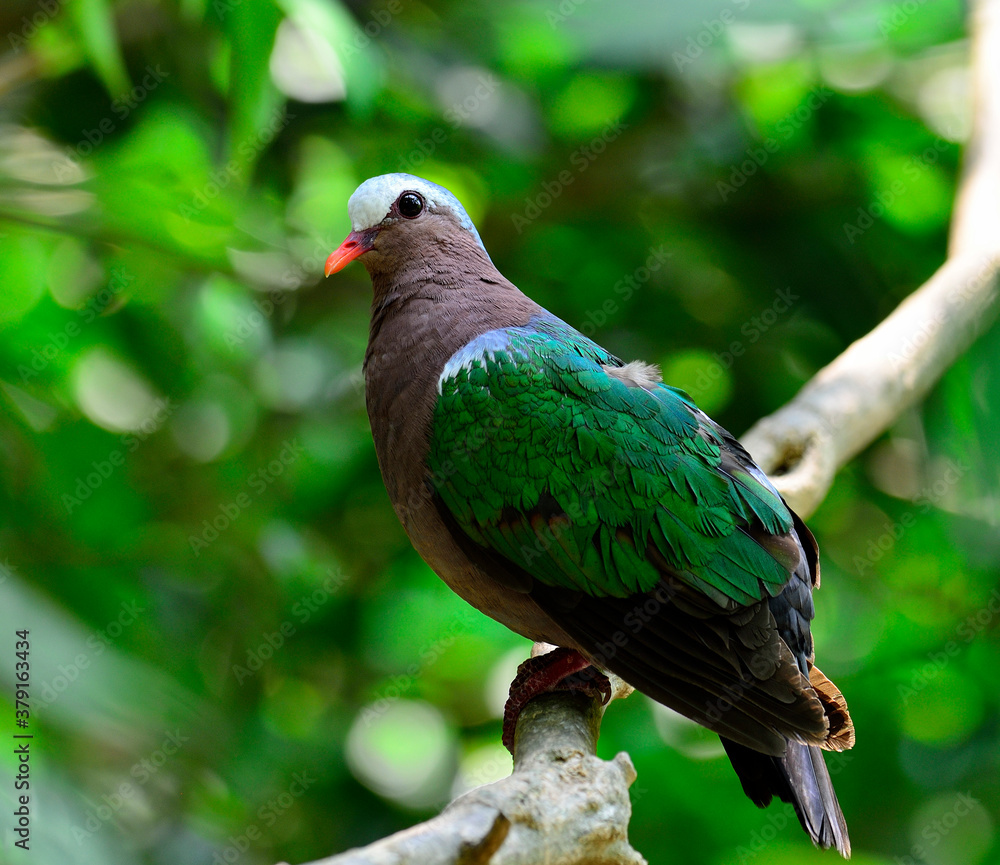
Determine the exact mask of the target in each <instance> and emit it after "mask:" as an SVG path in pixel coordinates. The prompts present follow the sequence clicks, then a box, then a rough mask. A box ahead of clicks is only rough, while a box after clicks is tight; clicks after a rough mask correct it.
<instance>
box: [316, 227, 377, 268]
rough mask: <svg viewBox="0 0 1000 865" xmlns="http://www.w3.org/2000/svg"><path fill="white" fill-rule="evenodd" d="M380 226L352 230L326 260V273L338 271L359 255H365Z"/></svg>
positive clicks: (372, 243)
mask: <svg viewBox="0 0 1000 865" xmlns="http://www.w3.org/2000/svg"><path fill="white" fill-rule="evenodd" d="M378 231H379V230H378V226H375V227H373V228H366V229H365V230H364V231H352V232H351V233H350V234H348V235H347V239H346V240H345V241H344V242H343V243H342V244H340V246H338V247H337V249H336V250H334V252H333V253H331V255H330V257H329V258H328V259H327V260H326V275H327V276H329V275H330V274H331V273H336V272H337V271H338V270H340V269H341V268H342V267H346V266H347V265H348V264H349V263H350V262H352V261H354V259H355V258H357V257H358V256H359V255H364V254H365V253H366V252H368V250H369V249H371V248H372V246H373V245H374V243H375V236H376V235H377V234H378Z"/></svg>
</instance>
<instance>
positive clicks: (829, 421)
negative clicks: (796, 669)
mask: <svg viewBox="0 0 1000 865" xmlns="http://www.w3.org/2000/svg"><path fill="white" fill-rule="evenodd" d="M972 25H973V26H972V28H971V29H972V34H973V36H972V73H973V93H974V106H973V110H974V117H975V121H974V126H973V134H972V139H971V141H970V142H969V145H968V148H967V150H966V154H965V168H964V171H963V175H962V180H961V182H960V184H959V190H958V194H957V196H956V200H955V209H954V215H953V218H952V225H951V235H950V239H949V258H948V260H947V261H946V262H945V263H944V264H943V265H942V266H941V268H940V269H939V270H938V271H937V272H936V273H935V274H934V275H933V276H932V277H931V278H930V279H929V280H928V281H927V282H926V283H925V284H924V285H923V286H921V287H920V288H919V289H917V291H915V292H914V293H913V294H912V295H910V297H908V298H907V299H906V300H905V301H903V303H901V304H900V305H899V307H898V308H897V309H896V310H895V311H894V312H893V313H892V314H891V315H890V316H889V317H888V318H886V319H885V320H884V321H883V322H882V323H881V324H879V325H878V327H876V328H875V329H874V330H872V331H871V332H870V333H868V334H867V335H866V336H864V337H862V338H861V339H859V340H858V341H857V342H855V343H854V344H853V345H851V346H850V347H848V349H847V350H846V351H845V352H844V353H843V354H841V355H840V356H839V357H838V358H837V359H836V360H834V361H833V362H832V363H830V364H829V365H828V366H826V367H824V368H823V369H822V370H820V371H819V372H818V373H817V374H816V375H815V376H814V377H813V378H812V379H811V380H810V381H809V382H808V383H807V384H806V385H805V387H803V388H802V390H801V391H799V393H798V394H797V395H796V396H795V398H794V399H793V400H792V401H791V402H789V403H788V404H787V405H785V406H784V407H783V408H781V409H779V410H778V411H776V412H775V413H774V414H771V415H769V416H768V417H765V418H763V419H762V420H760V421H758V422H757V423H756V424H755V425H754V426H753V427H752V428H751V429H750V430H749V431H748V432H747V433H746V435H745V436H743V444H744V445H745V446H746V448H747V450H749V451H750V453H751V454H753V457H754V459H755V460H756V461H757V462H758V463H759V464H760V466H761V468H763V469H764V470H765V471H766V472H768V473H769V474H770V475H771V478H772V480H773V481H774V483H775V486H777V488H778V490H779V491H780V492H781V494H782V495H783V496H785V498H786V499H787V500H788V503H789V504H790V505H791V506H792V507H793V508H794V509H795V510H796V511H798V512H799V513H800V514H801V515H802V516H808V515H809V514H811V513H812V512H813V511H814V510H815V509H816V508H817V507H818V506H819V504H820V502H822V501H823V498H824V497H825V496H826V493H827V491H828V490H829V489H830V486H831V484H832V483H833V477H834V475H835V474H836V472H837V470H838V469H840V468H841V467H842V466H843V465H844V464H845V463H847V462H848V461H849V460H850V459H851V458H853V457H854V456H855V455H856V454H858V453H859V452H860V451H861V450H863V449H864V448H865V447H867V446H868V445H869V444H870V443H871V442H872V441H873V440H874V439H875V438H877V437H878V436H879V435H881V433H882V432H883V431H885V430H886V429H887V428H888V427H889V426H890V425H891V424H892V423H893V421H895V420H896V418H898V417H899V415H900V414H901V413H902V412H903V411H904V410H905V409H906V408H907V407H909V406H910V405H913V404H914V403H915V402H917V401H918V400H920V399H921V398H922V397H923V396H924V395H926V393H927V392H928V391H929V390H930V389H931V387H932V386H933V385H934V383H935V382H936V381H937V380H938V379H939V378H940V377H941V375H942V374H943V373H944V371H945V370H946V369H948V367H949V366H951V364H953V363H954V362H955V360H957V359H958V357H960V356H961V355H962V354H963V353H964V352H965V351H966V350H967V349H968V348H969V346H970V345H971V344H972V342H973V341H974V340H975V339H976V337H977V336H978V335H979V334H980V333H982V332H983V331H984V330H985V329H986V328H988V327H989V326H990V325H991V324H992V323H993V321H994V319H995V318H996V316H997V312H998V308H1000V302H998V279H997V273H998V268H1000V218H998V217H1000V0H979V2H977V3H976V4H975V8H974V13H973V21H972Z"/></svg>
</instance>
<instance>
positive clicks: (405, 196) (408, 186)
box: [326, 174, 489, 276]
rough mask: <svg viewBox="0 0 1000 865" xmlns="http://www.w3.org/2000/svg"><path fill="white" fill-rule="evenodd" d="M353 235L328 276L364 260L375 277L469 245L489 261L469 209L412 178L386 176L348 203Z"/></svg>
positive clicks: (360, 189)
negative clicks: (446, 248) (445, 247)
mask: <svg viewBox="0 0 1000 865" xmlns="http://www.w3.org/2000/svg"><path fill="white" fill-rule="evenodd" d="M347 212H348V214H349V216H350V218H351V228H352V230H351V233H350V234H348V235H347V238H346V240H344V242H343V243H342V244H341V245H340V246H339V247H338V248H337V249H336V250H335V251H334V252H333V253H332V254H331V255H330V257H329V258H328V259H327V261H326V275H327V276H329V275H330V274H332V273H336V272H337V271H338V270H340V269H341V268H342V267H344V266H345V265H347V264H348V263H349V262H351V261H353V260H354V259H356V258H361V257H362V256H363V258H362V264H364V265H365V267H366V268H367V270H368V272H369V273H373V272H375V271H378V270H384V269H387V268H388V267H391V266H393V265H394V264H398V260H405V259H407V258H411V257H412V256H413V255H414V254H415V253H418V252H423V253H426V252H427V251H428V250H429V249H431V248H433V247H434V246H435V245H439V244H448V243H455V242H459V243H464V244H466V245H469V246H472V245H473V244H474V245H475V246H478V248H479V249H480V250H482V253H483V254H484V255H485V256H486V259H487V261H488V260H489V255H488V254H487V253H486V248H485V247H484V246H483V241H482V240H481V239H480V237H479V232H478V231H476V226H475V225H473V224H472V220H471V219H469V215H468V214H467V213H466V212H465V208H464V207H462V205H461V203H460V202H459V200H458V199H457V198H455V196H454V195H452V194H451V193H450V192H449V191H448V190H447V189H445V188H444V187H443V186H438V185H437V184H436V183H431V182H430V181H429V180H424V179H423V178H422V177H415V176H414V175H412V174H382V175H379V176H378V177H372V178H370V179H369V180H366V181H365V182H364V183H362V184H361V185H360V186H359V187H358V188H357V189H356V190H355V191H354V194H353V195H352V196H351V198H350V200H349V201H348V202H347Z"/></svg>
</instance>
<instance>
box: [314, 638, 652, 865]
mask: <svg viewBox="0 0 1000 865" xmlns="http://www.w3.org/2000/svg"><path fill="white" fill-rule="evenodd" d="M553 648H554V647H553V646H548V645H546V644H541V643H537V644H536V645H535V648H534V650H533V651H532V654H533V655H534V654H537V653H539V652H540V651H549V650H551V649H553ZM611 681H612V687H613V689H614V697H623V696H627V695H628V694H629V693H631V690H632V689H631V688H630V687H629V686H628V685H626V684H625V683H624V682H622V681H621V680H620V679H616V678H615V677H611ZM603 714H604V707H603V706H602V705H601V703H600V700H598V699H592V698H590V697H586V696H584V695H582V694H580V693H579V692H575V693H574V692H556V693H551V694H544V695H542V696H540V697H536V698H535V699H534V700H532V701H531V702H530V703H528V704H527V706H525V707H524V710H523V711H522V712H521V716H520V719H519V720H518V724H517V734H516V737H515V744H514V772H513V773H512V774H511V775H510V776H509V777H507V778H504V779H503V780H501V781H497V782H495V783H493V784H488V785H486V786H484V787H477V788H476V789H475V790H470V791H469V792H468V793H466V794H465V795H464V796H460V797H459V798H458V799H456V800H455V801H454V802H452V803H451V804H450V805H449V806H448V807H447V808H445V810H444V811H442V812H441V814H439V815H438V816H437V817H434V818H433V819H431V820H428V821H427V822H426V823H420V824H419V825H417V826H413V827H412V828H410V829H404V830H403V831H402V832H397V833H396V834H395V835H390V836H389V837H388V838H383V839H381V840H380V841H376V842H375V843H373V844H369V845H368V846H367V847H361V848H358V849H355V850H349V851H348V852H346V853H341V854H340V855H338V856H331V857H330V858H327V859H321V860H317V861H316V862H313V863H311V865H411V863H412V865H487V863H489V865H528V863H537V862H553V863H556V862H557V863H559V865H577V863H578V865H645V863H646V860H645V859H643V858H642V856H640V855H639V854H638V853H637V852H636V851H635V850H633V849H632V847H631V846H629V843H628V822H629V818H630V817H631V816H632V806H631V803H630V802H629V797H628V788H629V786H631V784H632V782H633V781H634V780H635V768H634V767H633V766H632V761H631V760H630V759H629V756H628V755H627V754H625V753H621V754H618V755H617V756H616V757H615V758H614V759H613V760H610V761H604V760H599V759H598V758H597V757H596V756H595V750H596V748H597V735H598V732H599V730H600V726H601V717H602V715H603Z"/></svg>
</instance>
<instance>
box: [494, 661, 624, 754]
mask: <svg viewBox="0 0 1000 865" xmlns="http://www.w3.org/2000/svg"><path fill="white" fill-rule="evenodd" d="M575 674H579V675H575ZM552 691H581V692H582V693H584V694H586V695H588V696H590V697H601V699H602V700H603V702H604V703H607V702H608V700H610V699H611V682H609V681H608V677H607V676H605V675H604V674H603V673H601V672H600V671H599V670H598V669H597V668H596V667H592V666H591V664H590V661H588V660H587V659H586V658H585V657H583V655H581V654H580V653H579V652H577V651H576V650H575V649H555V650H554V651H551V652H547V653H546V654H544V655H537V656H536V657H534V658H528V660H527V661H525V662H524V663H523V664H521V666H520V667H518V668H517V675H516V676H514V681H513V682H511V683H510V696H508V697H507V705H506V706H504V710H503V744H504V747H505V748H506V749H507V750H508V751H510V752H511V754H513V753H514V732H515V731H516V730H517V719H518V718H519V717H520V715H521V710H522V709H523V708H524V707H525V706H526V705H527V703H528V701H529V700H531V699H533V698H535V697H537V696H538V695H539V694H548V693H550V692H552Z"/></svg>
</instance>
